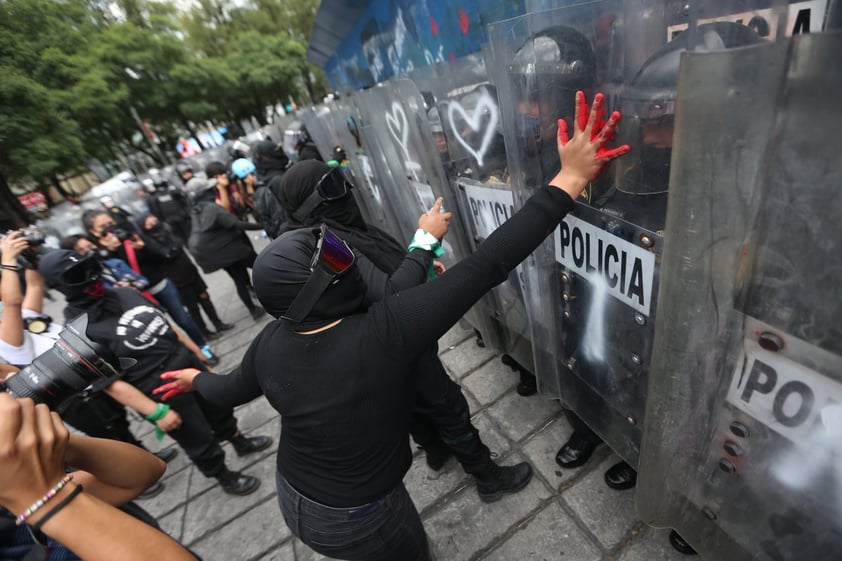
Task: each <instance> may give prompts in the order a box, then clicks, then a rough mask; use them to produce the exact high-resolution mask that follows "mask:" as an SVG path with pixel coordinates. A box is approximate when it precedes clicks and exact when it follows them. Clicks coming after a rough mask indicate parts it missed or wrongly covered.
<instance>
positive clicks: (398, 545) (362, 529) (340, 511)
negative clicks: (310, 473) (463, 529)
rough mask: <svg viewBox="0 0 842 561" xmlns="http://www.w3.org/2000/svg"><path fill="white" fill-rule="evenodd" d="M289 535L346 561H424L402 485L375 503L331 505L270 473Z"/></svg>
mask: <svg viewBox="0 0 842 561" xmlns="http://www.w3.org/2000/svg"><path fill="white" fill-rule="evenodd" d="M275 482H276V485H277V489H278V503H279V504H280V506H281V513H282V514H283V515H284V520H286V523H287V526H289V529H290V530H291V531H292V533H293V534H294V535H295V536H296V537H297V538H298V539H300V540H301V541H302V542H304V543H305V544H307V545H308V546H310V547H311V548H312V549H313V550H314V551H316V552H317V553H320V554H322V555H327V556H328V557H332V558H335V559H347V560H348V561H430V559H431V558H430V552H429V549H428V546H427V534H426V533H424V526H423V525H422V524H421V517H420V516H418V510H417V509H416V508H415V505H414V504H413V502H412V499H411V498H410V497H409V493H407V492H406V488H405V487H404V486H403V483H400V484H399V485H398V486H397V487H395V488H394V489H393V490H392V491H391V492H390V493H389V494H388V495H386V496H385V497H383V498H382V499H379V500H377V501H375V502H372V503H368V504H367V505H362V506H358V507H354V508H332V507H329V506H325V505H322V504H319V503H317V502H315V501H312V500H310V499H308V498H307V497H305V496H303V495H301V493H299V492H298V491H296V490H295V489H293V488H292V486H291V485H290V484H289V483H287V481H286V479H284V478H283V477H282V476H281V474H280V473H278V472H277V471H276V472H275Z"/></svg>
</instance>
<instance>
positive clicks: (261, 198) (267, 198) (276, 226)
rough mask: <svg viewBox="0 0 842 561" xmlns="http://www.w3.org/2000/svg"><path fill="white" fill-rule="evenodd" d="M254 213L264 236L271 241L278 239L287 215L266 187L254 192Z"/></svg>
mask: <svg viewBox="0 0 842 561" xmlns="http://www.w3.org/2000/svg"><path fill="white" fill-rule="evenodd" d="M279 179H280V177H276V178H273V180H272V181H273V182H274V181H277V180H279ZM254 213H255V214H256V215H257V220H258V221H259V222H260V224H261V226H263V229H264V230H265V231H266V235H267V236H269V238H270V239H273V240H274V239H275V238H276V237H278V232H279V231H280V229H281V224H283V223H284V222H286V220H287V214H286V211H285V210H284V207H282V206H281V202H280V201H279V200H278V198H277V197H276V196H275V194H274V193H273V192H272V190H271V189H270V187H269V186H268V185H266V186H263V187H258V188H257V189H256V190H255V191H254Z"/></svg>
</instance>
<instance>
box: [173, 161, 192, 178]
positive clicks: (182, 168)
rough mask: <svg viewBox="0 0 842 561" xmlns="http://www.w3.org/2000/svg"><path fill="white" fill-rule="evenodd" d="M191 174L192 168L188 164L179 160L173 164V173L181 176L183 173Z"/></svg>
mask: <svg viewBox="0 0 842 561" xmlns="http://www.w3.org/2000/svg"><path fill="white" fill-rule="evenodd" d="M188 171H189V172H190V173H193V166H191V165H190V162H185V161H184V160H181V161H179V162H176V163H175V172H176V173H177V174H178V175H179V176H181V175H184V173H185V172H188Z"/></svg>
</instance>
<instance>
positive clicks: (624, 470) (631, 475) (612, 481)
mask: <svg viewBox="0 0 842 561" xmlns="http://www.w3.org/2000/svg"><path fill="white" fill-rule="evenodd" d="M605 484H606V485H608V486H609V487H611V488H612V489H617V490H618V491H625V490H626V489H631V488H632V487H634V486H635V485H636V484H637V472H636V471H635V470H634V468H633V467H631V466H630V465H629V464H627V463H626V462H619V463H616V464H614V465H613V466H611V467H610V468H608V470H607V471H606V472H605Z"/></svg>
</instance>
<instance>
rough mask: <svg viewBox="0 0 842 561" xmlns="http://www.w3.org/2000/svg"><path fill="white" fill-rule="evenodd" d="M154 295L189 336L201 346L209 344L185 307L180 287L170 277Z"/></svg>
mask: <svg viewBox="0 0 842 561" xmlns="http://www.w3.org/2000/svg"><path fill="white" fill-rule="evenodd" d="M152 296H154V297H155V299H156V300H157V301H158V302H160V303H161V306H163V307H164V309H165V310H167V313H169V314H170V317H171V318H172V319H173V321H174V322H175V323H176V325H178V326H179V327H181V328H182V329H183V330H184V331H185V332H186V333H187V336H188V337H190V338H191V339H193V342H194V343H196V344H197V345H199V346H200V347H204V346H205V345H207V341H205V336H204V335H202V332H201V330H200V329H199V326H198V325H196V322H195V321H193V318H191V317H190V314H188V313H187V311H186V310H185V309H184V305H183V304H182V303H181V297H180V296H179V295H178V288H176V286H175V284H174V283H173V282H172V281H171V280H170V279H167V282H166V284H164V288H163V290H160V291H158V292H157V293H155V294H153V295H152Z"/></svg>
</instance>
